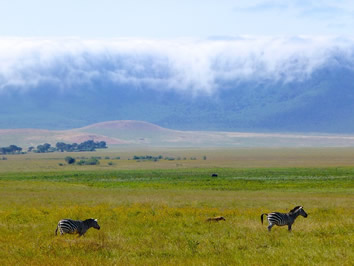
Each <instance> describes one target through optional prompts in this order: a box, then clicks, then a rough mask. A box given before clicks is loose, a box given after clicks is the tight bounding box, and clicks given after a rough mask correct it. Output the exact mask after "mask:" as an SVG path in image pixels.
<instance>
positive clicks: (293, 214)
mask: <svg viewBox="0 0 354 266" xmlns="http://www.w3.org/2000/svg"><path fill="white" fill-rule="evenodd" d="M263 215H266V216H267V219H268V222H269V225H268V231H269V232H270V230H271V229H272V227H273V226H274V225H277V226H283V225H287V226H288V230H289V231H291V226H292V225H293V223H294V222H295V219H296V218H297V217H298V216H299V215H301V216H303V217H305V218H306V217H307V213H306V212H305V211H304V209H303V207H302V206H296V207H295V208H294V209H292V210H291V211H290V212H288V213H280V212H271V213H263V214H262V215H261V221H262V224H263Z"/></svg>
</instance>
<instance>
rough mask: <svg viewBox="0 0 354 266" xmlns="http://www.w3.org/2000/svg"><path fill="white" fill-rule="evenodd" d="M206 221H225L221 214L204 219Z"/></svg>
mask: <svg viewBox="0 0 354 266" xmlns="http://www.w3.org/2000/svg"><path fill="white" fill-rule="evenodd" d="M206 221H207V222H219V221H226V219H225V218H224V217H223V216H216V217H211V218H208V219H206Z"/></svg>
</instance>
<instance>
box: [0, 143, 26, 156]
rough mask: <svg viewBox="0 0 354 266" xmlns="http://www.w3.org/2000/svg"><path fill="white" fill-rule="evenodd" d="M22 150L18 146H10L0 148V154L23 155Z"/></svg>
mask: <svg viewBox="0 0 354 266" xmlns="http://www.w3.org/2000/svg"><path fill="white" fill-rule="evenodd" d="M21 151H22V148H21V147H17V146H16V145H10V146H8V147H0V154H16V153H21Z"/></svg>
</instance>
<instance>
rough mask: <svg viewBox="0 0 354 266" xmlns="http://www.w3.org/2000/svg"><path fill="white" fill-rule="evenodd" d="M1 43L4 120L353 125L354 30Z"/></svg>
mask: <svg viewBox="0 0 354 266" xmlns="http://www.w3.org/2000/svg"><path fill="white" fill-rule="evenodd" d="M3 43H5V45H4V44H3V46H2V47H0V62H1V63H0V128H2V129H6V128H41V129H56V130H62V129H71V128H79V127H83V126H86V125H89V124H93V123H97V122H103V121H110V120H140V121H147V122H150V123H154V124H156V125H159V126H162V127H166V128H170V129H178V130H214V131H244V132H246V131H249V132H323V133H324V132H326V133H353V132H354V119H353V118H354V60H353V59H354V41H353V40H351V39H341V38H317V39H316V38H305V37H302V38H300V37H297V38H263V39H259V38H258V39H254V38H239V39H236V40H217V41H215V40H207V41H199V42H198V41H177V42H176V41H174V42H172V41H151V40H110V41H106V42H104V41H82V40H72V39H70V40H67V41H64V40H55V41H51V42H49V41H44V40H28V39H24V40H13V39H6V40H3ZM15 44H16V45H15ZM6 45H7V46H6ZM4 47H5V48H4ZM12 47H15V48H12ZM6 48H7V49H8V50H10V51H11V53H5V50H6Z"/></svg>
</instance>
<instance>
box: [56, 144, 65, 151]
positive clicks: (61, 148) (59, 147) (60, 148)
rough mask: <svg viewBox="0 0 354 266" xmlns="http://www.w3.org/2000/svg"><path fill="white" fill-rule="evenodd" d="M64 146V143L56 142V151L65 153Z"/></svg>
mask: <svg viewBox="0 0 354 266" xmlns="http://www.w3.org/2000/svg"><path fill="white" fill-rule="evenodd" d="M66 146H67V144H65V143H64V142H57V144H55V147H56V148H57V150H58V151H61V152H63V151H65V150H66Z"/></svg>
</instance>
